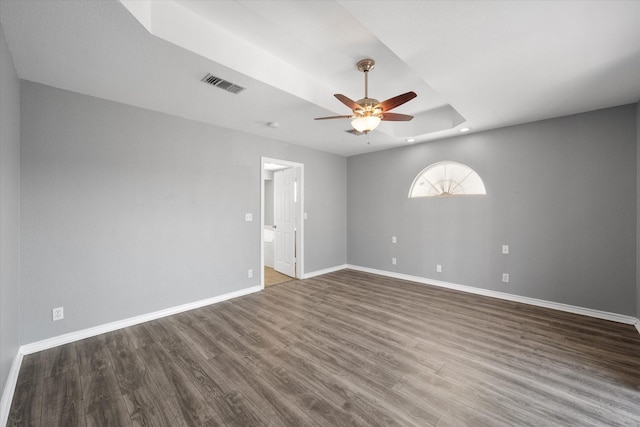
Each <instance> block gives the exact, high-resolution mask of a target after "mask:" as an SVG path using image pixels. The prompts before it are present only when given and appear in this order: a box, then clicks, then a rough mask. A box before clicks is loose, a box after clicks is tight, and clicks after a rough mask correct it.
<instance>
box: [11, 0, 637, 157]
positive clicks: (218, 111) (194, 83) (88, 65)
mask: <svg viewBox="0 0 640 427" xmlns="http://www.w3.org/2000/svg"><path fill="white" fill-rule="evenodd" d="M0 20H1V22H2V26H3V27H4V31H5V34H6V38H7V43H8V44H9V48H10V50H11V52H12V54H13V59H14V62H15V65H16V68H17V71H18V74H19V76H20V77H21V78H23V79H26V80H31V81H35V82H39V83H43V84H47V85H51V86H54V87H59V88H63V89H67V90H71V91H75V92H79V93H83V94H87V95H91V96H97V97H100V98H105V99H109V100H113V101H117V102H122V103H125V104H130V105H134V106H138V107H142V108H148V109H151V110H155V111H159V112H164V113H168V114H172V115H176V116H180V117H185V118H188V119H192V120H197V121H201V122H206V123H212V124H215V125H219V126H224V127H228V128H231V129H236V130H240V131H243V132H247V133H250V134H255V135H261V136H264V137H268V138H273V139H278V140H282V141H287V142H291V143H294V144H299V145H303V146H307V147H312V148H316V149H319V150H323V151H328V152H332V153H336V154H340V155H344V156H349V155H354V154H359V153H364V152H369V151H376V150H381V149H386V148H391V147H397V146H402V145H406V144H407V142H406V139H407V138H408V137H414V138H415V139H416V142H423V141H428V140H433V139H438V138H445V137H449V136H453V135H456V134H457V133H458V130H459V129H460V128H461V127H464V126H468V127H471V128H472V131H471V132H477V131H480V130H486V129H492V128H496V127H502V126H507V125H512V124H517V123H524V122H529V121H534V120H540V119H545V118H550V117H558V116H562V115H567V114H574V113H580V112H584V111H590V110H595V109H599V108H606V107H611V106H616V105H623V104H628V103H634V102H638V100H639V99H640V1H638V0H634V1H613V0H609V1H553V2H551V1H528V2H524V1H397V0H396V1H298V2H296V1H202V0H200V1H196V0H182V1H169V0H165V1H148V0H121V1H115V0H111V1H57V0H55V1H51V0H31V1H15V0H0ZM367 57H370V58H374V59H375V60H376V67H375V69H374V70H373V71H372V72H371V73H370V76H369V95H370V96H371V97H374V98H377V99H379V100H381V101H382V100H384V99H387V98H390V97H392V96H395V95H398V94H400V93H403V92H407V91H410V90H413V91H415V92H416V93H417V94H418V97H417V98H416V99H414V100H412V101H410V102H408V103H407V104H405V105H403V106H401V107H398V108H397V109H396V110H394V111H396V112H398V113H404V114H412V115H414V116H415V119H414V120H413V121H411V122H408V123H400V122H396V123H393V122H386V123H384V122H383V124H382V125H381V126H380V127H379V128H378V130H376V131H374V132H371V133H370V135H369V140H370V144H367V136H354V135H351V134H349V133H346V132H345V131H346V130H348V129H350V124H349V121H348V120H347V119H343V120H329V121H314V120H313V118H314V117H321V116H328V115H343V114H349V110H348V109H347V107H345V106H344V105H342V104H341V103H340V102H339V101H338V100H336V99H335V98H334V97H333V94H334V93H342V94H345V95H347V96H348V97H350V98H352V99H354V100H357V99H359V98H362V97H363V96H364V80H363V75H362V73H360V72H358V71H357V70H356V68H355V63H356V62H357V61H358V60H360V59H363V58H367ZM207 73H211V74H213V75H216V76H218V77H222V78H224V79H226V80H229V81H231V82H233V83H236V84H238V85H240V86H243V87H246V88H247V89H246V90H245V91H243V92H241V93H240V94H237V95H235V94H231V93H228V92H225V91H223V90H220V89H218V88H214V87H210V86H207V85H206V84H204V83H202V82H201V81H200V79H201V78H202V77H204V75H205V74H207ZM269 122H271V123H273V122H275V123H277V124H278V125H277V126H275V127H274V126H268V125H267V123H269Z"/></svg>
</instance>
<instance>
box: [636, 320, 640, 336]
mask: <svg viewBox="0 0 640 427" xmlns="http://www.w3.org/2000/svg"><path fill="white" fill-rule="evenodd" d="M636 329H637V330H638V333H639V334H640V319H637V320H636Z"/></svg>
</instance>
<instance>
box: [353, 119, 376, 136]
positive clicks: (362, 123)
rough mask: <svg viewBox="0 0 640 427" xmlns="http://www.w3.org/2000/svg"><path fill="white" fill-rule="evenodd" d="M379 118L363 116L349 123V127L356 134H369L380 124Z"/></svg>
mask: <svg viewBox="0 0 640 427" xmlns="http://www.w3.org/2000/svg"><path fill="white" fill-rule="evenodd" d="M380 120H381V119H380V117H377V116H363V117H356V118H355V119H353V120H352V121H351V126H353V128H354V129H355V130H357V131H358V132H363V133H367V132H371V131H372V130H374V129H375V128H377V127H378V125H379V124H380Z"/></svg>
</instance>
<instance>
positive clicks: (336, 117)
mask: <svg viewBox="0 0 640 427" xmlns="http://www.w3.org/2000/svg"><path fill="white" fill-rule="evenodd" d="M349 117H351V115H348V116H330V117H316V118H315V119H314V120H328V119H348V118H349Z"/></svg>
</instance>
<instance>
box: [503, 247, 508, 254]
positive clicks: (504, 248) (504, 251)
mask: <svg viewBox="0 0 640 427" xmlns="http://www.w3.org/2000/svg"><path fill="white" fill-rule="evenodd" d="M502 253H503V254H504V255H508V254H509V245H502Z"/></svg>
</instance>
